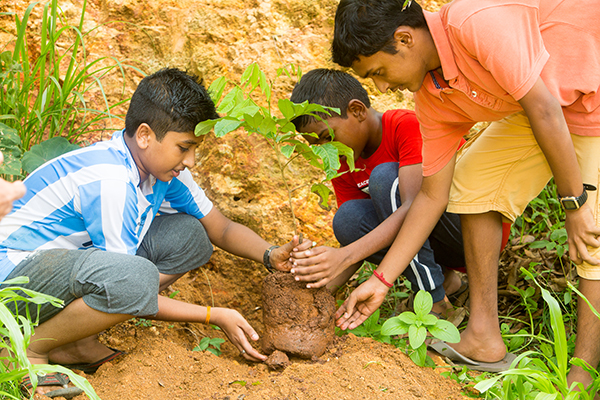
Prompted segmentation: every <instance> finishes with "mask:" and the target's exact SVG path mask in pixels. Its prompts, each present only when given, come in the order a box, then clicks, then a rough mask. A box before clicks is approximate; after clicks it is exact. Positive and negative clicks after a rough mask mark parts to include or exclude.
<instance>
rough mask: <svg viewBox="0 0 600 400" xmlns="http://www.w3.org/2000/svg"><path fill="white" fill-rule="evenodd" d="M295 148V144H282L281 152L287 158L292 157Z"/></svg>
mask: <svg viewBox="0 0 600 400" xmlns="http://www.w3.org/2000/svg"><path fill="white" fill-rule="evenodd" d="M295 149H296V146H295V145H289V144H286V145H283V146H281V154H283V155H284V156H286V157H287V158H290V157H291V156H292V154H294V150H295Z"/></svg>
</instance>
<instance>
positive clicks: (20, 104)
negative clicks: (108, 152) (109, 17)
mask: <svg viewBox="0 0 600 400" xmlns="http://www.w3.org/2000/svg"><path fill="white" fill-rule="evenodd" d="M86 5H87V0H83V3H82V5H81V18H80V20H79V23H78V24H77V25H71V24H69V23H68V22H66V21H65V18H64V16H63V15H62V12H61V10H60V8H59V7H58V2H57V0H52V1H50V2H47V3H44V4H43V5H40V6H42V7H43V11H42V19H41V30H40V31H39V32H31V31H30V30H29V28H28V22H29V18H30V16H31V13H32V11H33V9H34V8H35V7H38V3H31V4H30V5H29V6H28V7H27V9H26V10H25V12H24V14H23V15H22V16H21V17H20V16H19V15H17V14H15V13H0V15H9V16H11V17H14V22H15V25H14V26H15V31H14V32H11V33H12V34H13V35H14V38H13V40H12V41H9V42H7V43H6V44H4V48H2V49H0V122H2V123H3V124H4V125H3V126H4V127H8V128H9V129H13V130H14V131H16V138H17V139H15V136H13V135H11V136H10V137H8V134H6V133H5V131H6V128H5V129H2V127H0V133H1V135H0V151H2V152H3V154H4V157H5V163H4V164H3V165H2V166H0V174H2V175H4V176H5V177H7V178H9V179H13V178H21V177H22V176H23V175H24V174H23V172H22V170H21V167H22V166H21V158H22V157H23V154H24V153H25V152H27V151H29V150H30V148H31V147H32V146H33V145H36V144H39V143H41V142H43V141H44V140H46V139H50V138H54V137H64V138H66V139H67V140H68V141H69V142H70V143H73V144H76V143H77V142H78V141H79V139H80V137H81V135H82V134H84V133H88V132H93V131H94V130H105V129H111V127H112V125H113V124H114V125H116V124H115V123H114V122H113V119H114V118H117V117H116V116H115V115H114V114H113V112H112V111H113V109H114V108H115V107H118V106H119V105H121V104H123V103H125V102H126V101H128V99H124V100H122V101H120V102H117V103H114V104H111V105H109V103H108V99H107V96H106V93H105V91H104V87H103V85H102V83H101V81H102V79H103V78H104V77H106V76H107V75H108V74H109V73H111V72H113V71H115V70H117V71H118V72H120V73H121V75H122V76H123V77H124V68H125V67H131V66H128V65H124V64H122V63H121V62H120V61H119V60H117V59H115V58H112V57H100V58H97V59H93V60H91V59H89V58H88V53H87V50H86V46H85V40H86V38H88V35H90V34H91V32H93V31H94V30H95V29H96V28H97V27H96V28H94V29H92V30H90V31H87V32H85V31H84V30H83V27H84V16H85V10H86ZM29 26H30V24H29ZM30 36H31V37H34V38H35V39H34V40H30V41H29V40H28V37H30ZM65 44H66V46H65ZM123 89H124V88H123ZM92 97H94V98H96V102H97V103H98V104H97V105H96V104H91V100H90V99H91V98H92ZM117 120H120V119H119V118H117ZM119 122H120V121H119ZM26 172H31V171H26Z"/></svg>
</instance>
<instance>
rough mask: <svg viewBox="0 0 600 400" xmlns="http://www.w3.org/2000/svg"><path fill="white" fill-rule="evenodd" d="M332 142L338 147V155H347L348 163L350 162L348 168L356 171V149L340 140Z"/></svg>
mask: <svg viewBox="0 0 600 400" xmlns="http://www.w3.org/2000/svg"><path fill="white" fill-rule="evenodd" d="M330 144H331V145H332V146H334V147H335V148H336V149H337V152H338V157H340V156H346V163H347V164H348V168H349V169H350V171H354V170H355V169H356V168H355V167H354V151H353V150H352V149H351V148H350V147H348V146H346V145H345V144H343V143H340V142H335V141H334V142H331V143H330ZM337 169H339V167H337ZM336 171H337V170H336Z"/></svg>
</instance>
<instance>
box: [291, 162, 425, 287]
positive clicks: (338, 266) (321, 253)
mask: <svg viewBox="0 0 600 400" xmlns="http://www.w3.org/2000/svg"><path fill="white" fill-rule="evenodd" d="M422 181H423V169H422V166H421V164H414V165H407V166H403V167H400V168H399V170H398V190H399V191H400V198H401V199H402V205H401V206H400V207H399V208H398V209H397V210H396V211H395V212H394V213H393V214H392V215H391V216H389V217H388V218H387V219H386V220H385V221H383V222H382V223H381V224H380V225H379V226H377V228H375V229H373V230H372V231H371V232H369V233H368V234H366V235H365V236H363V237H362V238H360V239H359V240H357V241H356V242H354V243H351V244H349V245H348V246H345V247H342V248H340V249H336V248H332V247H327V246H320V247H317V248H314V249H310V250H307V251H304V252H295V253H292V260H293V262H294V268H293V270H292V272H293V273H294V274H296V276H297V278H298V280H299V281H305V282H315V283H312V284H310V287H322V286H325V285H327V284H328V283H329V282H330V281H331V280H333V279H334V278H335V277H336V276H338V275H339V274H340V273H341V272H342V271H344V270H345V269H346V268H348V267H350V266H352V265H354V264H355V263H357V262H360V261H362V260H364V259H365V258H367V257H369V256H370V255H372V254H375V253H377V252H378V251H379V250H382V249H384V248H386V247H389V246H390V245H391V244H392V242H393V241H394V239H395V237H396V235H397V234H398V232H399V231H400V227H401V226H402V223H403V222H404V219H405V217H406V214H407V212H408V209H409V207H410V205H411V204H412V202H413V200H414V198H415V197H416V195H417V193H418V192H419V189H420V187H421V182H422Z"/></svg>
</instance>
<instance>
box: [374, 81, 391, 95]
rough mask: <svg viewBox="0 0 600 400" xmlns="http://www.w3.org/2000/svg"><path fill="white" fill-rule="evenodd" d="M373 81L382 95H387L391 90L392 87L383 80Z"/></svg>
mask: <svg viewBox="0 0 600 400" xmlns="http://www.w3.org/2000/svg"><path fill="white" fill-rule="evenodd" d="M372 79H373V83H374V84H375V87H377V90H379V91H380V92H381V93H385V92H387V91H388V89H389V88H390V85H389V84H388V83H387V82H384V81H383V80H381V79H375V78H372Z"/></svg>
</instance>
